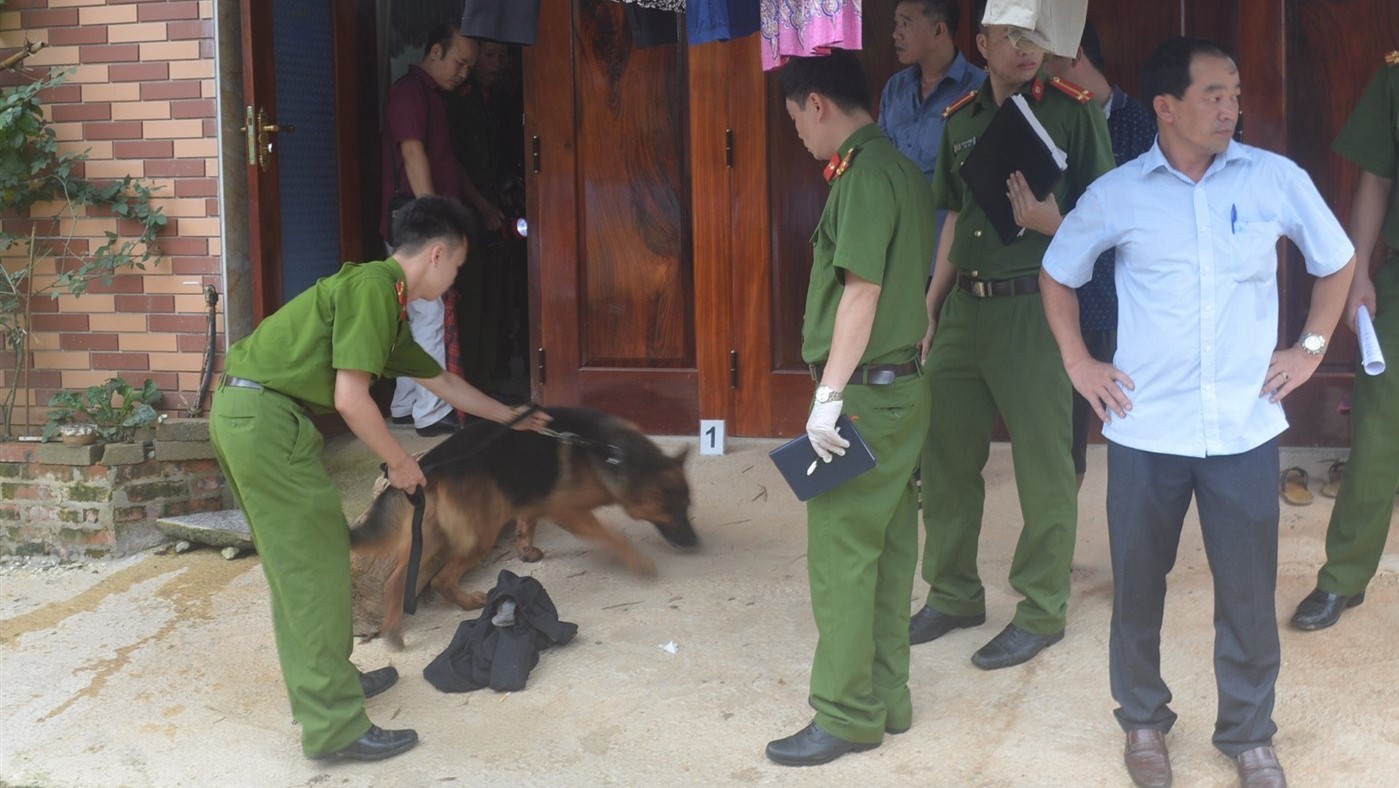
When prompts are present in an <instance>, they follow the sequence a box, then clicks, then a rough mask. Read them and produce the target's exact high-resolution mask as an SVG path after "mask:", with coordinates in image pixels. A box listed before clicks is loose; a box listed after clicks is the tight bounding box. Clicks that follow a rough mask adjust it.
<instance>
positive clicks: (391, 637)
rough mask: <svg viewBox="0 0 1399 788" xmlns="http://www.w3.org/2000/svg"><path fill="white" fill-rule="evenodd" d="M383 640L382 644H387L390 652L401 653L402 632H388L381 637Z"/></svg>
mask: <svg viewBox="0 0 1399 788" xmlns="http://www.w3.org/2000/svg"><path fill="white" fill-rule="evenodd" d="M383 638H384V642H385V643H387V644H388V646H389V648H390V649H392V650H394V651H402V650H403V633H402V632H389V633H386V634H384V635H383Z"/></svg>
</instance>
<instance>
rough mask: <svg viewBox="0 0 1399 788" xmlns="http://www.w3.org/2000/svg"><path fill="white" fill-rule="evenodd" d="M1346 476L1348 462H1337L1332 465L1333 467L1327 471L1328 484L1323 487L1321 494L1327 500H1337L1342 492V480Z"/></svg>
mask: <svg viewBox="0 0 1399 788" xmlns="http://www.w3.org/2000/svg"><path fill="white" fill-rule="evenodd" d="M1345 475H1346V461H1345V460H1336V461H1335V462H1333V463H1331V467H1330V468H1327V469H1326V483H1325V484H1323V485H1321V494H1322V495H1324V496H1326V497H1327V498H1335V497H1336V494H1337V493H1339V492H1340V491H1341V479H1343V478H1344V477H1345Z"/></svg>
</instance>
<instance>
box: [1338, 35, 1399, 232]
mask: <svg viewBox="0 0 1399 788" xmlns="http://www.w3.org/2000/svg"><path fill="white" fill-rule="evenodd" d="M1395 59H1396V60H1399V58H1395ZM1331 148H1332V150H1334V151H1336V152H1337V153H1339V154H1341V156H1342V157H1344V158H1345V159H1346V160H1348V161H1350V162H1352V163H1354V164H1357V165H1359V166H1360V168H1361V169H1363V170H1366V171H1368V172H1373V173H1374V174H1376V175H1378V176H1380V177H1381V178H1389V179H1391V180H1395V179H1399V64H1395V65H1388V64H1387V65H1385V66H1384V67H1383V68H1381V69H1380V73H1378V74H1376V75H1375V78H1374V79H1373V80H1371V82H1370V86H1369V87H1368V88H1366V89H1365V93H1364V95H1362V96H1361V97H1360V103H1359V104H1356V105H1355V111H1354V112H1352V113H1351V116H1350V120H1349V121H1347V122H1346V125H1345V128H1343V129H1341V134H1340V136H1338V137H1336V142H1335V143H1334V144H1333V145H1332V146H1331ZM1383 234H1384V240H1385V243H1387V244H1389V248H1390V249H1394V250H1399V199H1391V200H1390V201H1389V212H1388V213H1386V214H1385V216H1384V228H1383Z"/></svg>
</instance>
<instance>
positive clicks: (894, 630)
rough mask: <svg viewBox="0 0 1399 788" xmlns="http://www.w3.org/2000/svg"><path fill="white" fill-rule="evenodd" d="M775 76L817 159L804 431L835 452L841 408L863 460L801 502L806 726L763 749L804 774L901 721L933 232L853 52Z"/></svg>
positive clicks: (907, 705)
mask: <svg viewBox="0 0 1399 788" xmlns="http://www.w3.org/2000/svg"><path fill="white" fill-rule="evenodd" d="M781 79H782V96H783V97H784V99H785V100H786V106H787V112H788V113H789V114H790V115H791V117H792V120H793V122H794V123H795V124H796V129H797V135H798V136H799V137H801V140H802V142H803V143H804V144H805V145H806V147H807V149H808V150H809V151H810V152H811V153H812V155H814V156H815V157H816V158H817V159H818V160H823V161H824V160H826V159H827V158H830V164H828V165H827V168H826V179H827V180H828V181H829V182H830V186H831V191H830V195H829V196H828V197H827V198H826V206H825V209H824V210H823V211H822V214H821V220H820V223H819V224H818V225H817V227H816V232H815V233H813V234H812V238H811V241H812V245H813V247H814V254H813V261H812V266H811V280H810V286H809V288H808V290H807V297H806V316H805V320H804V325H803V329H802V358H803V359H805V360H806V362H807V363H809V364H810V365H811V371H812V376H813V377H814V378H815V380H816V381H817V382H818V383H819V384H820V385H819V386H818V387H817V388H816V395H815V402H814V404H813V406H812V409H811V415H810V419H809V420H808V422H807V437H808V439H809V440H810V441H811V443H812V446H813V447H814V448H815V450H816V453H817V454H818V455H819V456H820V457H822V458H823V459H825V460H826V461H828V462H829V461H830V460H831V458H832V455H833V454H844V451H845V448H846V447H848V446H849V445H850V444H849V441H847V440H846V439H845V437H843V436H841V435H839V434H838V433H837V431H836V428H835V421H836V418H837V417H838V416H839V415H840V414H841V413H842V411H843V412H844V413H846V414H847V415H849V416H850V418H851V420H852V421H853V422H854V425H855V427H856V429H857V430H858V431H859V433H860V434H861V435H862V436H863V438H864V440H865V442H866V443H868V445H869V447H870V450H871V451H872V452H873V454H874V456H875V458H876V461H877V465H876V467H875V468H874V469H873V470H870V471H867V472H865V473H864V474H862V475H860V476H856V477H854V478H853V479H850V480H848V481H846V482H845V483H843V484H842V485H840V486H838V487H836V488H834V489H832V490H829V491H827V492H825V493H822V494H820V495H817V496H816V497H814V498H812V499H811V500H810V501H808V502H807V543H808V544H807V574H808V577H809V580H810V585H811V608H812V612H813V614H814V617H815V619H816V629H817V633H818V635H819V639H818V642H817V645H816V654H815V657H814V659H813V661H812V666H811V694H810V698H809V700H810V703H811V705H812V707H813V708H815V710H816V717H815V719H814V720H813V721H812V723H811V724H809V725H808V726H807V727H805V728H803V729H802V730H801V731H799V732H798V733H796V734H794V735H792V736H789V737H787V738H784V739H778V740H776V741H773V742H771V743H769V744H768V747H767V756H768V757H769V758H770V759H772V760H773V761H775V762H777V763H780V764H783V765H788V766H807V765H813V764H819V763H826V762H828V761H831V760H834V759H836V758H838V757H840V756H842V755H844V754H846V753H847V752H853V751H857V750H868V749H871V748H873V747H876V746H878V745H879V743H880V741H881V740H882V739H883V737H884V734H885V733H886V732H889V733H901V732H903V731H905V730H907V729H908V727H909V726H910V725H911V724H912V720H913V706H912V701H911V698H910V696H909V690H908V598H909V594H911V593H912V590H913V573H914V570H915V568H916V566H917V560H918V511H917V497H916V491H915V489H914V483H913V473H914V469H915V467H916V466H917V464H918V454H919V450H920V446H919V443H920V438H921V436H922V435H923V434H924V433H925V432H926V431H927V427H928V417H929V413H930V412H931V402H930V401H929V399H928V394H927V387H926V385H925V382H924V378H923V376H922V372H921V370H920V365H919V361H918V350H917V345H918V341H919V339H921V338H922V336H923V334H924V331H925V329H926V328H927V323H926V320H925V317H924V309H923V306H922V292H923V283H924V281H925V278H926V271H927V265H928V260H929V258H930V257H931V255H932V253H933V247H934V240H933V239H934V233H935V231H936V228H935V223H934V221H933V216H934V212H933V203H932V194H931V192H930V191H929V189H928V183H927V180H925V178H924V176H923V173H922V171H921V170H920V169H919V168H918V165H916V164H914V163H913V162H912V161H910V160H909V159H908V158H907V157H905V156H904V155H903V154H902V153H899V151H898V150H897V149H896V148H895V147H894V145H893V143H891V142H890V141H889V140H888V139H887V138H885V136H884V135H883V133H882V132H881V131H880V129H879V127H878V126H876V125H875V124H874V122H873V119H872V118H871V117H870V113H869V106H870V93H869V85H868V83H867V82H866V81H865V75H864V70H863V69H862V68H861V66H860V62H859V60H858V59H856V57H855V55H853V54H851V53H850V52H846V51H842V50H837V51H836V52H834V53H833V54H831V55H830V56H828V57H819V58H794V59H793V60H791V61H790V62H788V63H787V64H786V65H785V66H784V67H783V69H782V77H781Z"/></svg>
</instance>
